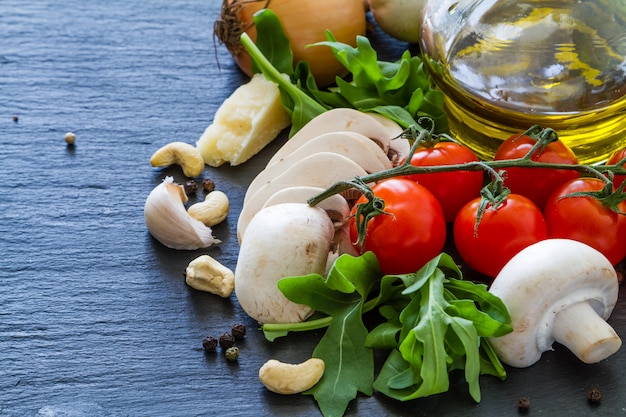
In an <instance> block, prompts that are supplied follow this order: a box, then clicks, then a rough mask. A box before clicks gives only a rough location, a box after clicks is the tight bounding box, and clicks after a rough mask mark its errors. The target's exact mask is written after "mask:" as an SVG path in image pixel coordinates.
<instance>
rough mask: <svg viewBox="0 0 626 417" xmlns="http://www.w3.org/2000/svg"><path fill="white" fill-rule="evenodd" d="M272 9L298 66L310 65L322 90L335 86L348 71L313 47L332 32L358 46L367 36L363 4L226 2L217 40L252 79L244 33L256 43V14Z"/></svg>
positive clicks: (353, 0) (347, 0)
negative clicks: (360, 39)
mask: <svg viewBox="0 0 626 417" xmlns="http://www.w3.org/2000/svg"><path fill="white" fill-rule="evenodd" d="M264 8H266V9H270V10H271V11H273V12H274V13H275V14H276V15H277V16H278V18H279V19H280V21H281V23H282V25H283V30H284V31H285V34H286V35H287V38H288V39H289V42H290V43H291V49H292V50H293V58H294V64H295V63H298V62H299V61H306V62H308V64H309V67H310V68H311V73H312V74H313V77H314V78H315V81H316V82H317V84H318V86H320V87H324V86H328V85H331V84H333V83H334V82H335V77H336V76H344V75H346V73H347V70H346V69H345V68H344V66H343V65H341V63H340V62H339V61H337V59H336V58H335V57H334V56H333V53H332V51H331V49H330V48H328V47H324V46H316V47H310V48H306V46H307V45H310V44H312V43H316V42H321V41H325V40H327V39H326V30H329V31H330V32H331V33H332V34H333V36H334V37H335V38H336V39H337V41H338V42H342V43H345V44H349V45H352V46H355V45H356V37H357V36H358V35H365V30H366V17H365V9H364V7H363V0H340V1H337V0H224V1H223V3H222V11H221V14H220V17H219V19H218V20H216V22H215V26H214V31H215V35H216V36H217V38H218V39H219V40H220V42H222V43H223V44H224V45H226V47H227V48H228V50H229V52H230V53H231V55H232V56H233V58H234V60H235V62H236V63H237V65H238V66H239V68H241V70H242V71H243V72H245V73H246V74H248V75H249V76H251V75H252V71H251V58H250V56H249V55H248V53H247V51H246V50H245V49H244V47H243V46H242V45H241V42H240V37H241V34H242V33H243V32H246V33H247V34H248V36H250V38H251V39H252V40H254V41H256V28H255V26H254V20H253V18H254V14H255V13H256V12H258V11H259V10H261V9H264Z"/></svg>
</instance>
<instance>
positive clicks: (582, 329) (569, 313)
mask: <svg viewBox="0 0 626 417" xmlns="http://www.w3.org/2000/svg"><path fill="white" fill-rule="evenodd" d="M552 336H553V337H554V340H556V341H557V342H559V343H560V344H562V345H564V346H566V347H567V348H568V349H569V350H571V351H572V352H573V353H574V354H575V355H576V356H577V357H578V358H579V359H580V360H581V361H583V362H585V363H597V362H600V361H601V360H602V359H605V358H607V357H608V356H610V355H612V354H613V353H615V352H617V351H618V350H619V348H620V347H621V345H622V341H621V339H620V338H619V336H618V335H617V333H615V330H613V328H612V327H611V326H610V325H609V324H608V323H607V322H606V321H604V320H603V319H602V317H600V316H599V315H598V313H597V312H596V311H595V310H594V309H593V307H592V306H591V304H590V303H589V302H587V301H581V302H578V303H575V304H572V305H570V306H568V307H566V308H564V309H563V310H561V311H559V312H558V313H557V314H556V316H555V318H554V325H553V327H552Z"/></svg>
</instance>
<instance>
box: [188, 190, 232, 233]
mask: <svg viewBox="0 0 626 417" xmlns="http://www.w3.org/2000/svg"><path fill="white" fill-rule="evenodd" d="M229 208H230V205H229V201H228V196H227V195H226V194H224V193H223V192H221V191H211V192H210V193H209V194H207V196H206V198H205V199H204V201H202V202H200V203H196V204H193V205H191V206H190V207H189V210H187V212H188V213H189V215H190V216H191V217H193V218H194V219H196V220H200V221H201V222H202V223H204V224H205V226H209V227H211V226H215V225H216V224H218V223H221V222H223V221H224V219H226V216H228V210H229Z"/></svg>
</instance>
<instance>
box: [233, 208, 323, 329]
mask: <svg viewBox="0 0 626 417" xmlns="http://www.w3.org/2000/svg"><path fill="white" fill-rule="evenodd" d="M333 235H334V227H333V223H332V221H331V220H330V218H329V217H328V215H327V214H326V212H325V211H324V210H322V209H320V208H317V207H311V206H309V205H307V204H301V203H285V204H277V205H273V206H269V207H266V208H264V209H262V210H261V211H259V212H258V213H257V214H256V215H255V216H254V217H253V219H252V221H251V222H250V224H249V226H248V230H247V232H246V238H245V239H244V240H243V242H242V244H241V248H240V251H239V258H238V260H237V266H236V267H235V294H236V296H237V300H238V301H239V304H240V305H241V308H243V310H244V311H245V312H246V313H247V314H248V315H249V316H250V317H252V318H254V319H255V320H257V321H258V322H259V323H293V322H300V321H304V320H306V319H307V318H308V317H309V316H310V315H311V314H312V313H313V311H312V310H311V308H310V307H309V306H306V305H302V304H296V303H294V302H292V301H290V300H289V299H287V297H285V296H284V295H283V294H282V293H281V292H280V290H279V289H278V285H277V283H278V281H279V280H280V279H281V278H284V277H289V276H300V275H308V274H314V273H317V274H324V273H325V270H326V263H327V259H328V255H329V252H330V246H331V242H332V239H333Z"/></svg>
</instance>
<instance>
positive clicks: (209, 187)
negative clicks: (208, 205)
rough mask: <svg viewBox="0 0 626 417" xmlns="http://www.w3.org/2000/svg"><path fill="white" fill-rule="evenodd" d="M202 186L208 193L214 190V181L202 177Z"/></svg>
mask: <svg viewBox="0 0 626 417" xmlns="http://www.w3.org/2000/svg"><path fill="white" fill-rule="evenodd" d="M202 188H204V191H206V192H207V193H210V192H211V191H213V190H215V182H213V180H210V179H208V178H207V179H204V180H202Z"/></svg>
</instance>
